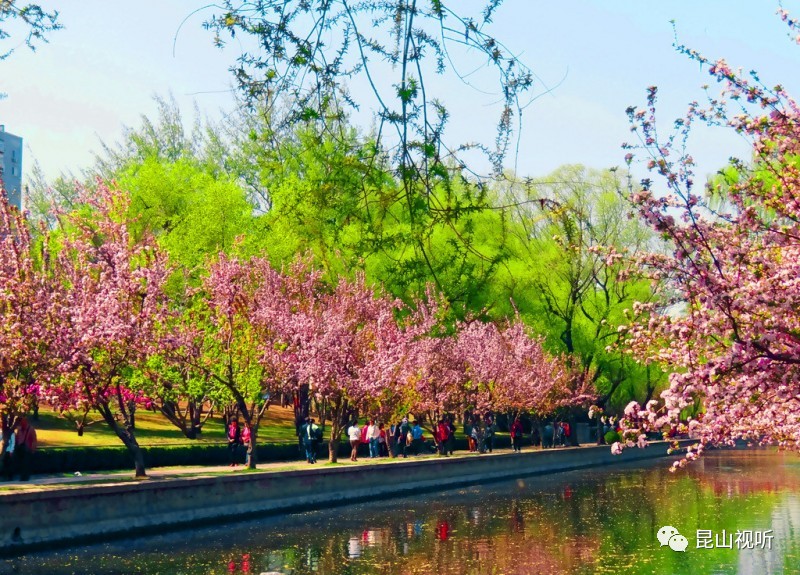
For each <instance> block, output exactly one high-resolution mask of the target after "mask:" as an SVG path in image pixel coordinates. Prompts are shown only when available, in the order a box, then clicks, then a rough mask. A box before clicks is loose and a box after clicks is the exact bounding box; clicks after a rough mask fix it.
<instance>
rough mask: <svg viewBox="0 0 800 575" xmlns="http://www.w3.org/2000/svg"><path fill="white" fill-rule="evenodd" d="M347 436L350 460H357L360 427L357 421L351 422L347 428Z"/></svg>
mask: <svg viewBox="0 0 800 575" xmlns="http://www.w3.org/2000/svg"><path fill="white" fill-rule="evenodd" d="M347 437H348V438H350V447H351V448H352V451H350V461H358V459H357V458H358V444H359V443H361V428H360V427H359V426H358V421H355V420H354V421H353V424H352V425H351V426H350V427H348V428H347Z"/></svg>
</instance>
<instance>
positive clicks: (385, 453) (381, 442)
mask: <svg viewBox="0 0 800 575" xmlns="http://www.w3.org/2000/svg"><path fill="white" fill-rule="evenodd" d="M378 429H379V431H380V435H379V437H378V455H379V456H380V457H389V443H388V441H387V440H388V436H387V433H386V430H385V429H384V428H383V423H381V424H380V425H378Z"/></svg>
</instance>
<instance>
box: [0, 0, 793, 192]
mask: <svg viewBox="0 0 800 575" xmlns="http://www.w3.org/2000/svg"><path fill="white" fill-rule="evenodd" d="M476 1H477V0H457V4H458V5H459V6H467V7H469V6H471V5H475V4H476ZM42 4H43V5H44V6H46V7H48V8H55V9H58V10H59V11H60V12H61V19H62V23H63V24H64V26H65V29H64V30H62V31H59V32H57V33H55V34H53V35H52V36H51V38H50V40H51V41H50V43H49V44H45V45H41V46H40V47H39V49H38V50H37V51H36V52H35V53H32V52H30V51H29V50H27V49H26V48H24V47H21V48H19V49H17V51H16V52H15V53H14V54H13V55H12V56H11V57H10V58H9V59H7V60H5V61H0V91H2V92H6V93H7V94H8V98H6V99H5V100H2V101H0V123H1V124H5V125H6V129H7V130H8V131H10V132H12V133H15V134H17V135H20V136H22V137H23V138H24V139H25V143H26V150H25V154H26V156H25V168H26V172H28V171H29V170H30V167H31V166H32V159H34V158H35V159H36V160H37V161H38V162H39V163H40V164H41V166H42V167H43V169H44V170H45V173H46V174H47V175H48V176H50V177H53V176H55V175H58V174H59V173H60V172H61V171H64V170H73V171H75V172H76V173H77V172H79V171H80V169H81V168H83V167H87V166H88V165H90V164H91V162H92V152H93V151H96V150H98V148H99V141H100V139H102V140H105V141H107V142H114V141H116V140H117V139H118V138H119V137H120V135H121V132H122V127H123V126H124V125H136V124H137V123H138V121H139V117H140V115H141V114H151V115H152V114H153V113H154V111H155V104H154V102H153V99H152V98H153V95H156V94H159V95H167V94H168V93H170V92H171V93H172V94H174V96H175V97H176V99H177V100H178V102H179V103H180V105H181V108H182V109H183V111H184V115H185V116H186V117H187V118H191V115H192V109H193V106H194V105H195V104H196V105H197V106H198V107H199V109H200V111H201V113H202V114H203V115H205V116H207V117H209V118H210V119H212V120H215V119H218V118H220V117H221V116H222V113H223V112H224V111H230V109H231V108H232V106H233V98H232V95H231V93H230V90H229V89H230V84H231V76H230V73H229V72H228V67H229V66H230V65H231V64H232V63H233V62H234V60H235V57H236V56H237V55H238V51H239V49H240V45H239V44H238V42H233V43H231V44H229V45H228V46H227V47H226V48H225V49H223V50H219V49H217V48H214V47H213V45H212V35H211V33H210V32H208V31H206V30H203V29H202V22H203V19H204V14H203V13H200V14H196V15H194V16H190V14H191V12H192V11H193V10H195V9H196V8H198V7H199V6H201V5H203V4H204V3H201V2H197V1H196V0H138V1H136V2H130V1H124V2H123V1H121V0H80V1H75V0H72V1H70V2H67V1H64V0H60V1H48V2H42ZM784 7H785V8H787V9H788V10H789V11H790V12H792V11H793V9H794V12H795V13H800V1H794V0H792V1H787V2H784ZM777 8H778V4H777V2H772V1H770V0H767V1H760V2H752V1H743V0H733V1H732V0H727V1H718V0H703V1H702V2H697V1H689V0H673V1H665V0H660V1H652V0H596V1H565V2H561V3H555V2H552V1H540V0H506V1H505V3H504V4H503V6H502V7H501V9H500V10H499V11H498V13H497V16H496V18H495V23H494V25H493V28H492V32H493V33H494V34H495V36H497V37H498V38H500V39H502V40H503V41H504V42H505V44H506V45H507V46H508V47H510V48H511V49H513V50H514V51H515V52H516V53H517V54H519V55H520V56H521V59H522V60H523V61H524V62H525V63H526V64H527V65H528V66H529V67H530V68H531V69H532V70H533V71H534V72H535V73H536V74H537V76H538V77H539V78H540V79H541V80H542V82H543V84H540V85H539V89H540V90H541V89H542V86H543V85H547V86H549V87H553V89H552V91H551V92H549V93H546V94H542V95H541V96H540V97H539V98H538V99H536V100H535V101H534V102H533V103H532V104H531V105H530V106H529V107H528V108H527V109H526V111H525V117H524V131H523V134H522V138H521V146H520V154H519V163H518V166H517V169H518V171H519V172H520V173H522V174H524V175H533V176H541V175H545V174H546V173H548V172H549V171H551V170H553V169H555V168H556V167H557V166H559V165H561V164H566V163H584V164H587V165H590V166H593V167H599V168H602V167H610V166H614V165H621V164H622V163H623V161H622V158H623V155H624V152H622V151H621V150H620V144H621V143H622V142H623V141H627V140H629V139H630V137H631V136H630V132H629V130H628V124H627V119H626V117H625V113H624V111H625V108H626V107H627V106H629V105H639V104H642V103H643V102H644V99H645V90H646V88H647V86H650V85H653V84H655V85H658V86H659V87H660V94H661V102H662V114H663V115H662V117H663V118H664V119H665V120H666V121H669V120H671V119H673V118H674V117H677V116H679V115H681V114H682V113H683V112H684V110H685V107H686V103H687V102H689V101H691V100H694V99H700V98H702V92H701V90H700V88H699V87H700V86H701V85H702V84H705V83H707V82H708V81H709V77H708V75H707V74H706V72H704V71H701V70H700V69H699V67H698V65H697V64H696V63H693V62H691V61H689V60H687V59H686V58H685V57H683V56H681V55H679V54H677V53H676V52H675V50H674V48H673V47H672V41H673V36H672V34H673V33H672V27H671V25H670V20H675V22H676V26H677V30H678V34H679V39H680V41H681V42H682V43H684V44H687V45H689V46H690V47H692V48H695V49H697V50H700V51H701V52H703V53H704V54H706V55H707V56H708V57H711V58H718V57H724V58H725V59H726V60H727V61H728V62H729V63H730V64H731V65H732V66H734V67H739V66H741V67H743V68H744V69H745V70H749V69H751V68H755V69H757V70H759V71H760V73H761V76H762V78H763V79H764V80H765V81H766V82H767V83H768V84H774V83H778V82H780V83H783V84H784V85H786V86H788V87H789V88H790V90H791V88H793V87H795V88H800V86H797V83H798V82H797V80H796V78H797V77H798V74H797V71H798V64H800V47H798V46H795V45H794V44H793V42H792V41H791V40H790V39H789V38H787V30H786V28H785V26H784V25H783V23H782V22H781V21H780V20H779V18H778V17H777V16H776V15H775V11H776V9H777ZM187 16H189V17H188V19H187V20H186V21H185V22H184V24H183V26H182V27H180V31H178V29H179V26H181V22H182V21H183V20H184V19H186V18H187ZM176 35H177V36H176ZM173 48H174V51H173ZM467 58H469V56H467ZM482 81H483V80H482V79H481V78H480V76H477V77H476V82H477V83H479V84H480V83H481V82H482ZM792 82H794V84H795V86H793V84H792ZM432 86H433V87H434V88H435V89H436V91H437V92H438V94H437V95H439V96H440V97H441V98H442V99H443V100H444V101H445V102H446V103H447V104H448V105H449V106H450V107H451V109H452V111H453V119H452V121H451V123H450V129H449V138H450V139H451V142H453V143H459V142H465V141H474V140H478V141H483V142H489V143H490V142H491V141H492V139H493V135H494V134H493V126H494V124H495V122H496V120H497V108H496V105H495V102H496V100H497V98H496V97H495V96H489V95H486V94H482V93H479V92H473V91H471V90H470V89H469V88H465V87H463V86H461V85H459V84H457V83H456V82H454V81H453V80H452V79H448V78H443V79H441V80H438V81H436V82H434V83H433V84H432ZM796 92H797V90H795V93H796ZM537 93H539V92H537ZM356 121H358V122H362V123H369V117H368V115H367V114H366V113H365V114H362V115H360V116H358V117H357V118H356ZM695 140H696V141H695V142H694V143H693V150H692V151H693V155H694V156H695V158H697V159H698V160H699V162H700V171H704V172H710V171H713V170H715V169H716V168H717V167H719V165H720V164H721V163H722V162H724V161H725V159H726V158H727V157H728V156H730V155H741V154H746V149H747V148H746V147H745V145H744V143H743V142H742V141H741V140H739V139H738V138H737V137H736V136H733V135H731V134H728V133H725V132H724V131H721V130H709V131H705V132H698V134H697V137H696V139H695Z"/></svg>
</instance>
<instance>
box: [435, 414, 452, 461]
mask: <svg viewBox="0 0 800 575" xmlns="http://www.w3.org/2000/svg"><path fill="white" fill-rule="evenodd" d="M436 440H437V442H438V444H439V455H444V456H446V457H449V455H450V454H449V453H448V452H447V449H448V443H449V441H450V426H449V425H447V422H446V421H445V420H444V419H440V420H439V424H438V425H437V426H436Z"/></svg>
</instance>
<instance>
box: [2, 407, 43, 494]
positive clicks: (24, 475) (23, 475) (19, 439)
mask: <svg viewBox="0 0 800 575" xmlns="http://www.w3.org/2000/svg"><path fill="white" fill-rule="evenodd" d="M34 451H36V430H35V429H34V428H33V426H32V425H31V424H30V423H29V422H28V419H27V418H25V417H22V418H20V420H19V423H18V424H17V425H16V428H15V429H14V430H12V433H11V435H10V436H9V437H8V441H7V443H6V449H5V451H4V452H3V459H2V475H3V479H5V480H6V481H11V480H13V479H14V476H16V475H19V478H20V479H21V480H22V481H28V480H29V479H30V478H31V462H30V458H31V455H32V454H33V452H34Z"/></svg>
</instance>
